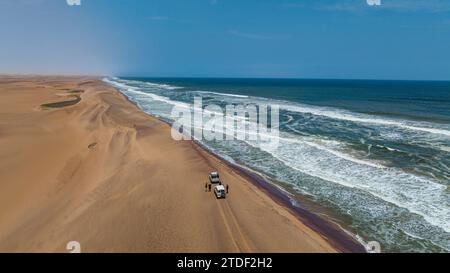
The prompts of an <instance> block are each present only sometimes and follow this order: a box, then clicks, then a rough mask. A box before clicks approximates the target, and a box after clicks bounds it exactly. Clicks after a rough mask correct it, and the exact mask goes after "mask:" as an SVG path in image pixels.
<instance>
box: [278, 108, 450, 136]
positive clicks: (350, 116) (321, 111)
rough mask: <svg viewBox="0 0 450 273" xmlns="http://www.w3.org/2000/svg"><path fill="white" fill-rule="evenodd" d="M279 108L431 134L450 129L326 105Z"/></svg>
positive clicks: (445, 133)
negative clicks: (409, 122) (327, 106)
mask: <svg viewBox="0 0 450 273" xmlns="http://www.w3.org/2000/svg"><path fill="white" fill-rule="evenodd" d="M280 108H281V109H285V110H288V111H292V112H298V113H307V114H312V115H316V116H325V117H329V118H332V119H338V120H346V121H352V122H358V123H367V124H378V125H385V126H395V127H400V128H404V129H408V130H413V131H420V132H427V133H431V134H440V135H445V136H450V130H448V129H442V128H433V127H431V126H434V124H426V123H423V122H422V123H421V124H423V125H427V127H419V126H413V125H410V124H407V123H405V122H404V121H397V120H391V119H384V118H379V117H375V116H370V115H364V114H357V113H351V112H347V111H344V110H339V109H332V108H326V107H316V106H307V105H290V104H285V105H281V107H280ZM428 126H429V127H428Z"/></svg>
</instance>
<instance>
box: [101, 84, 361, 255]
mask: <svg viewBox="0 0 450 273" xmlns="http://www.w3.org/2000/svg"><path fill="white" fill-rule="evenodd" d="M100 80H101V81H103V80H102V79H100ZM106 84H108V85H109V86H111V87H112V88H114V89H115V90H116V91H117V92H118V93H119V94H120V95H122V96H123V97H124V98H125V99H126V100H127V101H128V102H130V103H131V104H133V105H134V106H135V107H136V108H137V109H138V110H139V111H141V112H143V113H145V114H146V115H149V116H150V117H152V118H155V119H158V120H159V121H161V122H163V123H165V124H166V125H168V126H172V124H171V123H170V122H169V121H167V120H164V119H162V118H160V117H158V116H154V115H152V114H150V113H147V112H145V111H144V110H142V109H141V108H140V107H139V105H137V104H136V103H135V102H133V101H132V100H131V99H130V98H128V97H127V96H126V95H125V94H123V93H122V92H121V91H120V90H119V89H118V88H117V87H115V86H113V85H111V84H109V83H106ZM190 142H192V146H193V147H194V149H196V150H197V151H198V152H199V153H200V154H203V153H207V154H209V155H210V156H213V157H215V158H216V159H217V160H219V161H221V162H222V163H224V164H225V165H227V166H228V167H230V168H231V169H232V170H234V171H235V172H237V173H239V175H241V176H243V177H245V178H247V180H248V181H250V182H251V183H252V184H253V185H255V186H257V187H258V188H259V189H260V190H262V191H263V192H264V193H265V194H266V195H267V196H268V197H269V198H271V199H272V200H273V201H275V202H277V203H278V204H280V205H282V206H283V207H285V208H286V209H287V210H289V211H290V212H291V213H292V214H293V215H294V216H295V217H297V219H298V220H299V221H301V222H302V223H303V224H305V225H307V226H308V227H310V228H311V229H312V230H314V231H316V232H318V233H319V234H321V235H322V236H324V237H325V238H326V239H327V241H328V242H329V243H330V244H331V245H333V246H334V247H335V248H336V249H337V250H339V251H341V252H343V253H366V249H365V247H364V245H362V244H361V242H359V241H358V240H357V239H356V235H355V234H353V233H351V232H350V231H347V230H345V229H344V228H343V227H341V226H339V225H338V224H337V223H335V222H333V221H331V220H328V219H325V218H323V217H321V216H319V215H318V214H317V213H315V212H313V211H310V210H309V209H308V208H302V207H301V206H295V205H294V204H292V202H291V198H290V197H289V196H288V194H287V193H286V192H284V191H285V190H284V189H283V190H282V189H280V188H279V187H278V186H276V185H275V184H274V183H273V182H270V181H269V180H268V179H267V178H265V177H263V176H262V175H261V174H259V173H258V172H256V171H254V170H251V169H249V168H247V167H244V166H241V165H239V164H237V163H234V162H231V161H229V160H227V159H226V158H224V157H222V156H221V155H220V154H217V153H215V152H213V151H212V150H211V149H209V148H208V147H206V146H205V145H204V144H202V143H201V142H200V141H198V140H195V139H193V140H190ZM295 201H300V200H295ZM300 202H301V201H300ZM315 204H316V205H318V206H319V207H320V204H317V203H315Z"/></svg>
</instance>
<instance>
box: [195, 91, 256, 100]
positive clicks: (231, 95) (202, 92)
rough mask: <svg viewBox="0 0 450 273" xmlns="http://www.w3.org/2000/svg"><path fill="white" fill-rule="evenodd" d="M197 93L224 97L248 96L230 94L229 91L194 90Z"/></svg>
mask: <svg viewBox="0 0 450 273" xmlns="http://www.w3.org/2000/svg"><path fill="white" fill-rule="evenodd" d="M195 92H196V93H199V94H212V95H217V96H224V97H233V98H248V96H245V95H237V94H230V93H218V92H211V91H195Z"/></svg>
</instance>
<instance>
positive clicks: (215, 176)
mask: <svg viewBox="0 0 450 273" xmlns="http://www.w3.org/2000/svg"><path fill="white" fill-rule="evenodd" d="M209 182H211V184H221V183H220V177H219V173H218V172H212V173H210V174H209Z"/></svg>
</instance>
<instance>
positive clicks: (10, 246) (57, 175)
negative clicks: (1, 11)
mask: <svg viewBox="0 0 450 273" xmlns="http://www.w3.org/2000/svg"><path fill="white" fill-rule="evenodd" d="M61 102H63V103H61ZM213 170H218V171H219V172H220V173H221V177H222V179H223V180H224V182H225V183H226V184H229V186H230V194H229V195H228V196H227V199H222V200H217V199H216V198H215V197H214V195H213V193H210V192H205V189H204V186H205V183H206V181H207V174H208V173H209V172H210V171H213ZM330 239H331V238H327V236H326V234H320V233H319V232H317V231H315V230H313V229H312V228H310V227H308V226H307V225H306V224H304V223H302V221H300V220H299V218H298V217H297V216H296V215H295V213H293V212H292V211H291V210H289V209H288V208H287V207H285V206H283V205H281V204H280V203H279V202H276V201H274V199H273V198H271V197H270V195H269V194H267V193H266V192H265V191H264V190H262V189H260V188H259V187H257V185H255V184H254V183H251V182H250V181H249V177H246V176H245V175H242V174H241V173H240V172H239V171H238V170H236V169H233V168H232V167H231V166H229V164H226V163H225V162H224V161H221V160H220V159H218V158H217V157H215V156H213V155H211V154H210V153H208V152H206V151H204V150H203V149H201V148H199V146H198V145H196V144H195V143H193V142H191V141H179V142H177V141H174V140H173V139H172V138H171V134H170V126H169V125H167V124H166V123H164V122H162V121H160V120H158V119H156V118H154V117H151V116H149V115H147V114H145V113H144V112H142V111H140V110H139V109H138V108H137V107H136V106H135V105H133V104H132V103H131V102H129V101H128V100H127V99H126V98H125V97H124V96H123V95H122V94H121V93H119V92H118V91H117V90H115V89H114V88H112V87H111V86H108V85H107V84H105V83H103V82H102V81H101V80H99V79H96V78H90V77H38V76H26V77H25V76H0V252H67V250H66V245H67V243H68V242H69V241H78V242H79V243H80V244H81V251H82V252H336V251H338V248H337V246H336V245H333V244H332V243H331V241H332V240H330Z"/></svg>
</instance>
